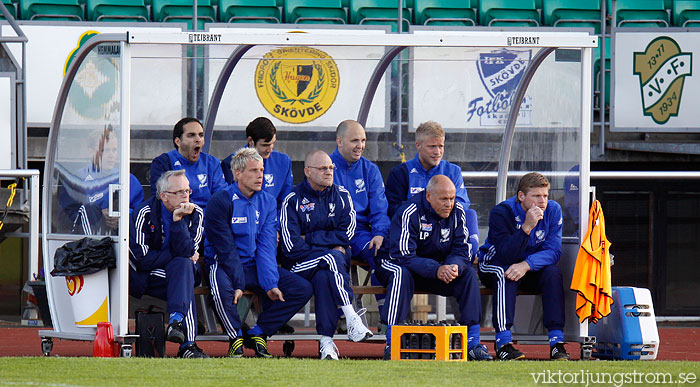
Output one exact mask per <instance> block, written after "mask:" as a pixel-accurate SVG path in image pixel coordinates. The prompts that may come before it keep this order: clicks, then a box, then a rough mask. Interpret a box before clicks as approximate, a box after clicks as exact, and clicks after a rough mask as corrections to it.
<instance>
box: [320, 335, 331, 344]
mask: <svg viewBox="0 0 700 387" xmlns="http://www.w3.org/2000/svg"><path fill="white" fill-rule="evenodd" d="M326 341H330V342H331V343H332V342H333V338H332V337H330V336H321V343H323V342H326Z"/></svg>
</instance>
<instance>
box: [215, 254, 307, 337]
mask: <svg viewBox="0 0 700 387" xmlns="http://www.w3.org/2000/svg"><path fill="white" fill-rule="evenodd" d="M243 270H244V271H245V281H246V289H247V290H250V291H253V292H255V293H256V294H257V295H258V297H259V299H260V301H261V302H262V313H260V315H259V316H258V321H257V325H258V327H259V328H260V329H262V331H263V335H265V336H272V335H274V334H275V333H277V331H278V330H279V328H280V327H281V326H282V325H284V324H285V323H286V322H287V321H289V319H291V318H292V316H294V314H295V313H297V312H298V311H299V309H301V308H302V307H303V306H304V305H306V303H307V302H308V301H309V299H310V298H311V295H312V288H311V284H310V283H309V281H307V280H305V279H304V278H302V277H300V276H298V275H296V274H294V273H291V272H289V271H288V270H285V269H283V268H281V267H280V268H278V269H277V270H278V272H279V280H278V282H277V287H278V288H279V290H280V291H281V292H282V295H283V296H284V302H282V301H280V300H277V301H272V300H270V298H269V297H268V296H267V294H266V292H265V291H264V290H263V289H262V288H261V287H260V284H259V283H258V273H257V269H256V267H255V266H254V265H251V266H244V267H243ZM208 278H209V282H210V285H209V286H210V289H211V295H212V298H213V300H214V307H215V310H216V312H217V314H218V315H219V318H220V319H221V323H222V325H223V328H224V331H225V332H226V334H227V335H228V336H229V338H231V339H235V338H236V337H237V336H238V330H239V329H240V328H241V319H240V316H239V315H238V309H237V307H236V304H234V303H233V297H234V293H235V289H233V285H232V282H231V279H230V277H229V276H228V274H227V273H226V270H225V269H224V268H223V267H222V266H221V265H220V264H219V262H215V263H214V264H213V265H211V266H210V267H209V276H208Z"/></svg>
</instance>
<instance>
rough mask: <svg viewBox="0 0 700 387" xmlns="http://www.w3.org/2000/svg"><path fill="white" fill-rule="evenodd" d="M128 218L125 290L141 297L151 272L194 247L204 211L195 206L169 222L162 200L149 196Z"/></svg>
mask: <svg viewBox="0 0 700 387" xmlns="http://www.w3.org/2000/svg"><path fill="white" fill-rule="evenodd" d="M129 220H130V221H129V266H130V272H129V275H130V276H131V277H130V280H129V284H130V291H129V293H130V294H131V295H132V296H134V297H141V296H142V295H143V292H144V291H145V289H146V284H147V281H146V278H147V277H148V275H149V274H150V273H151V272H153V271H154V270H157V269H163V268H165V265H166V264H167V263H168V262H170V260H171V259H172V258H173V257H186V258H189V257H191V256H193V255H194V253H195V251H197V248H198V247H199V244H200V243H201V242H202V235H203V232H204V226H203V222H204V212H203V211H202V209H201V208H200V207H199V206H195V210H194V211H193V212H192V214H190V215H185V216H184V217H183V218H182V219H181V220H180V221H178V222H173V216H172V214H171V213H170V212H169V211H168V210H167V209H166V208H165V206H164V205H163V202H161V201H160V199H158V198H157V197H152V198H150V199H148V200H147V201H145V202H144V203H142V204H141V205H140V206H139V207H138V208H136V209H135V210H134V212H133V213H132V215H131V217H130V219H129Z"/></svg>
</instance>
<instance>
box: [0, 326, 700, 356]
mask: <svg viewBox="0 0 700 387" xmlns="http://www.w3.org/2000/svg"><path fill="white" fill-rule="evenodd" d="M41 329H43V328H28V327H4V328H0V343H2V345H1V346H0V356H41V355H42V353H41V338H40V337H39V335H38V331H39V330H41ZM659 336H660V338H661V344H660V351H659V355H658V357H657V359H658V360H690V361H700V352H698V351H697V350H695V349H694V348H693V346H690V345H688V343H697V342H700V328H676V327H672V328H659ZM198 344H199V346H200V347H201V348H202V349H203V350H204V351H205V352H206V353H207V354H209V355H210V356H225V355H226V352H227V350H228V343H225V342H200V343H198ZM336 344H337V346H338V349H339V350H340V355H341V357H344V358H353V359H363V358H364V359H366V358H370V359H379V358H381V357H382V354H383V352H384V345H383V344H380V343H352V342H348V341H337V342H336ZM485 344H486V345H487V346H488V347H489V351H490V352H491V354H492V355H494V350H493V342H486V343H485ZM268 346H269V350H270V353H272V354H273V355H275V356H283V353H282V342H281V341H270V343H269V345H268ZM516 346H517V347H518V349H520V350H521V351H522V352H523V353H525V355H526V356H527V358H528V359H548V358H549V350H548V348H547V347H546V346H545V345H516ZM166 349H167V354H168V356H175V355H176V354H177V345H176V344H173V343H167V347H166ZM579 349H580V348H579V345H578V344H568V345H567V350H568V351H569V353H571V355H572V358H573V359H578V358H579ZM245 351H246V352H245V353H246V356H253V352H252V351H250V350H247V349H246V350H245ZM51 356H92V342H86V341H70V340H59V339H54V346H53V351H52V352H51ZM293 356H294V357H311V358H313V357H316V356H318V344H317V342H315V341H297V342H296V347H295V349H294V354H293Z"/></svg>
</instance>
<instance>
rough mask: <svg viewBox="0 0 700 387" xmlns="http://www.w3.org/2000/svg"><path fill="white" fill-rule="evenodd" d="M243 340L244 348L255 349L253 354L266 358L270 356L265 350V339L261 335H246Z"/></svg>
mask: <svg viewBox="0 0 700 387" xmlns="http://www.w3.org/2000/svg"><path fill="white" fill-rule="evenodd" d="M243 342H244V343H245V346H246V348H250V349H252V350H253V351H255V356H257V357H264V358H266V359H270V358H272V355H270V352H268V351H267V340H265V338H264V337H261V336H248V337H246V338H245V339H244V340H243Z"/></svg>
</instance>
